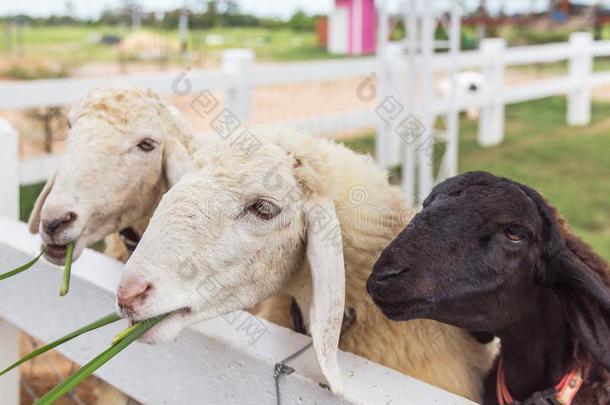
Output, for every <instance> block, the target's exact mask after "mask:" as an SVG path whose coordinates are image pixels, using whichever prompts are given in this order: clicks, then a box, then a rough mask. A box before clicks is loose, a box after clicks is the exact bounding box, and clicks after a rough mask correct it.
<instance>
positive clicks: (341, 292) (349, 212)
mask: <svg viewBox="0 0 610 405" xmlns="http://www.w3.org/2000/svg"><path fill="white" fill-rule="evenodd" d="M253 133H254V134H255V136H256V137H257V138H258V140H259V142H260V146H259V148H258V149H257V150H256V152H255V153H254V154H252V155H251V156H245V155H244V154H243V153H241V152H240V150H239V148H238V147H235V146H234V145H232V144H231V143H230V142H221V141H219V142H212V143H210V145H208V148H207V150H206V151H205V153H199V152H197V153H196V154H195V156H194V159H193V163H192V168H191V169H190V170H189V171H188V173H186V174H185V175H184V177H183V178H182V179H181V180H180V181H179V182H178V183H177V184H176V185H175V186H174V187H172V189H171V190H169V191H168V193H167V194H165V195H164V196H163V199H162V200H161V203H160V204H159V207H158V208H157V210H156V211H155V213H154V215H153V217H152V219H151V221H150V224H149V227H148V228H147V230H146V232H145V233H144V235H143V237H142V240H141V241H140V244H139V245H138V247H137V249H136V250H135V252H134V253H133V255H132V256H131V258H130V259H129V261H128V262H127V264H126V266H125V270H124V273H123V275H122V279H121V282H120V284H119V286H118V289H117V306H118V310H119V311H121V313H122V314H123V315H124V316H126V317H129V318H130V319H131V321H132V322H137V321H141V320H144V319H148V318H151V317H153V316H157V315H160V314H166V313H170V315H169V316H168V317H167V318H166V319H165V320H164V321H162V322H161V323H160V324H159V325H157V326H156V327H155V328H153V329H151V331H150V332H148V333H147V334H146V335H145V336H144V337H143V338H142V340H143V341H144V342H148V343H158V342H163V341H167V340H171V339H173V338H174V337H175V336H176V335H177V334H178V333H179V332H180V330H182V329H183V328H184V327H185V326H187V325H189V324H192V323H195V322H199V321H203V320H205V319H208V318H211V317H215V316H218V315H222V314H224V313H227V312H231V311H234V310H238V309H243V308H248V307H250V306H252V305H254V304H256V303H257V302H259V301H261V300H263V299H265V298H267V297H269V296H271V295H273V294H278V293H283V294H287V295H289V296H291V297H294V298H295V299H296V301H297V303H298V306H299V307H300V308H301V310H302V312H303V317H304V321H305V324H306V326H307V327H308V331H309V332H310V334H311V336H312V341H313V345H314V352H315V354H316V357H317V360H318V364H319V366H320V368H321V371H322V373H323V375H324V377H325V379H326V381H327V382H328V384H329V386H330V388H331V389H332V390H333V391H334V392H341V375H340V372H339V367H338V365H337V360H336V354H337V341H338V340H339V339H340V342H339V347H340V348H341V349H343V350H346V351H350V352H352V353H355V354H357V355H361V356H363V357H366V358H368V359H370V360H373V361H376V362H378V363H381V364H383V365H385V366H388V367H390V368H393V369H395V370H398V371H400V372H403V373H405V374H408V375H411V376H413V377H416V378H419V379H420V380H423V381H426V382H428V383H431V384H434V385H437V386H439V387H442V388H444V389H447V390H449V391H451V392H454V393H457V394H459V395H462V396H465V397H468V398H471V399H474V400H478V399H480V398H481V392H482V378H483V376H484V374H485V373H486V372H487V370H488V369H489V367H491V362H492V360H493V359H492V354H491V351H490V348H489V347H486V346H485V345H481V344H479V343H478V342H476V341H475V340H474V339H473V338H472V337H471V335H470V334H469V333H467V332H465V331H463V330H460V329H458V328H454V327H451V326H448V325H442V324H440V323H437V322H434V321H426V320H418V321H413V322H408V323H403V324H397V323H394V322H390V321H389V320H387V319H386V318H385V317H384V316H383V314H382V313H381V312H380V311H379V310H378V309H377V308H376V307H375V306H374V304H373V303H372V302H371V300H370V298H368V296H367V295H366V291H365V282H366V279H367V277H368V273H369V272H370V269H371V268H372V265H373V263H374V262H375V260H376V259H377V257H378V256H379V254H380V253H381V251H382V249H383V248H384V247H385V246H386V245H387V244H388V243H389V242H390V241H391V240H392V238H393V237H394V236H396V235H397V233H398V232H399V231H400V229H402V227H403V226H404V225H405V224H406V223H407V221H408V219H410V218H411V217H412V215H413V214H414V212H413V210H412V209H411V208H409V207H408V206H407V204H406V202H405V199H404V197H403V196H402V194H401V192H400V191H399V190H398V189H397V188H395V187H393V186H390V185H389V183H388V178H387V175H386V173H385V172H383V171H382V170H380V169H379V168H378V167H377V166H376V165H375V163H374V162H373V161H372V159H370V157H366V156H363V155H358V154H356V153H355V152H353V151H351V150H349V149H347V148H346V147H344V146H342V145H339V144H336V143H334V142H331V141H328V140H324V139H314V138H311V137H308V136H304V135H298V134H296V133H293V132H291V131H288V130H282V129H273V128H262V129H260V128H259V129H254V130H253ZM346 308H347V312H352V311H353V312H354V313H355V317H354V318H353V319H355V320H354V321H353V323H352V324H351V326H349V327H347V329H346V330H345V331H344V332H343V333H342V334H341V336H340V338H339V334H340V329H341V324H342V319H343V316H344V310H345V309H346Z"/></svg>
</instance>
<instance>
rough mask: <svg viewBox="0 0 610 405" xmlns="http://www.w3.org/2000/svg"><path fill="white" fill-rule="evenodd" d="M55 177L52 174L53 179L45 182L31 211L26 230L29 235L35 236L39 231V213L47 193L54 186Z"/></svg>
mask: <svg viewBox="0 0 610 405" xmlns="http://www.w3.org/2000/svg"><path fill="white" fill-rule="evenodd" d="M55 176H57V174H54V175H53V177H51V178H50V179H49V180H47V184H45V185H44V188H43V189H42V191H41V192H40V195H39V196H38V198H37V199H36V203H35V204H34V209H32V213H31V214H30V219H29V220H28V229H29V230H30V233H33V234H36V233H38V230H39V229H40V212H41V211H42V207H43V206H44V203H45V201H46V200H47V197H48V196H49V193H50V192H51V190H52V189H53V185H54V184H55Z"/></svg>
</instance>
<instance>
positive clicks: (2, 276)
mask: <svg viewBox="0 0 610 405" xmlns="http://www.w3.org/2000/svg"><path fill="white" fill-rule="evenodd" d="M44 251H45V250H44V248H43V249H42V251H41V252H40V254H39V255H38V256H36V257H35V258H33V259H32V260H30V261H29V262H27V263H26V264H24V265H23V266H19V267H17V268H16V269H15V270H11V271H7V272H6V273H4V274H0V281H2V280H6V279H7V278H9V277H13V276H16V275H17V274H19V273H23V272H24V271H26V270H27V269H29V268H30V267H32V266H33V265H35V264H36V262H37V261H38V260H39V259H40V258H41V257H42V255H43V254H44Z"/></svg>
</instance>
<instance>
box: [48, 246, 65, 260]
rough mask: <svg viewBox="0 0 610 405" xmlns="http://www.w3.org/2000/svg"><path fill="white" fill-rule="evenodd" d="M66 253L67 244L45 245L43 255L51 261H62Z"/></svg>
mask: <svg viewBox="0 0 610 405" xmlns="http://www.w3.org/2000/svg"><path fill="white" fill-rule="evenodd" d="M67 252H68V244H65V245H47V246H46V252H45V254H46V255H47V256H49V257H51V258H53V259H57V260H62V259H65V258H66V253H67Z"/></svg>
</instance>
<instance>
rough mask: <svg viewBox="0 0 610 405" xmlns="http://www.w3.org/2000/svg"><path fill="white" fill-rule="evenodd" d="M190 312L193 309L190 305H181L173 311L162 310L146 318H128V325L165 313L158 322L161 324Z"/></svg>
mask: <svg viewBox="0 0 610 405" xmlns="http://www.w3.org/2000/svg"><path fill="white" fill-rule="evenodd" d="M192 312H193V310H192V309H191V308H190V307H182V308H178V309H176V310H173V311H169V312H164V313H163V314H159V315H154V316H151V317H148V318H146V319H138V318H130V319H129V325H130V326H133V325H135V324H136V323H140V322H146V321H147V320H150V319H153V318H156V317H157V316H161V315H164V314H165V319H163V320H162V321H161V322H159V325H161V324H163V323H164V322H167V321H169V320H170V319H174V318H180V317H186V316H188V315H190V314H191V313H192ZM159 325H157V326H159ZM153 329H154V328H153ZM151 330H152V329H151Z"/></svg>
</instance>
